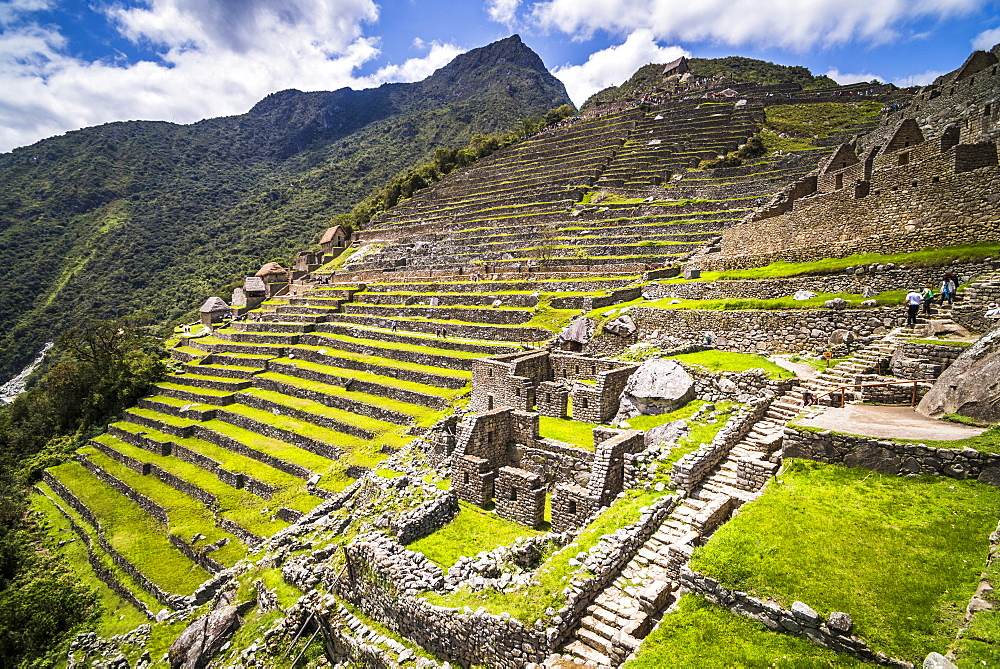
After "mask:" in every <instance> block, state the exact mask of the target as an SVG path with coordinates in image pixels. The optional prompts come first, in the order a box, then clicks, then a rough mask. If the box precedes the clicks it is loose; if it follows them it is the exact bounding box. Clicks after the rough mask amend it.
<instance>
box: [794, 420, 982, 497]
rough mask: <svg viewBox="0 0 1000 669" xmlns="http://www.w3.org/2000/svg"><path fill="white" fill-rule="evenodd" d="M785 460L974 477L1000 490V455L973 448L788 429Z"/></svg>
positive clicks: (903, 473)
mask: <svg viewBox="0 0 1000 669" xmlns="http://www.w3.org/2000/svg"><path fill="white" fill-rule="evenodd" d="M784 435H785V436H784V442H783V446H782V458H804V459H806V460H816V461H818V462H827V463H832V464H842V465H845V466H847V467H863V468H864V469H871V470H872V471H876V472H879V473H882V474H890V475H894V476H908V475H910V474H931V475H933V476H948V477H951V478H956V479H970V478H974V479H977V480H979V481H981V482H982V483H986V484H988V485H992V486H998V487H1000V454H996V453H983V452H980V451H976V450H974V449H971V448H963V449H957V448H934V447H932V446H926V445H924V444H917V443H896V442H894V441H888V440H882V439H876V438H874V437H857V436H852V435H848V434H837V433H835V432H830V431H829V430H828V431H825V432H812V431H808V430H804V429H801V428H800V429H795V428H791V427H789V428H785V432H784Z"/></svg>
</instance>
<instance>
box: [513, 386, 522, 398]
mask: <svg viewBox="0 0 1000 669" xmlns="http://www.w3.org/2000/svg"><path fill="white" fill-rule="evenodd" d="M514 395H515V396H516V397H520V396H521V389H520V388H514Z"/></svg>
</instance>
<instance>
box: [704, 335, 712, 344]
mask: <svg viewBox="0 0 1000 669" xmlns="http://www.w3.org/2000/svg"><path fill="white" fill-rule="evenodd" d="M711 345H712V333H711V332H709V331H706V332H705V346H711Z"/></svg>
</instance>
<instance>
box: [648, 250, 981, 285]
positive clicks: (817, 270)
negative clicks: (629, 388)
mask: <svg viewBox="0 0 1000 669" xmlns="http://www.w3.org/2000/svg"><path fill="white" fill-rule="evenodd" d="M998 253H1000V244H998V243H997V242H981V243H977V244H959V245H956V246H946V247H944V248H926V249H922V250H920V251H911V252H909V253H892V254H887V253H864V254H856V255H851V256H846V257H844V258H825V259H823V260H816V261H813V262H800V263H789V262H775V263H771V264H769V265H765V266H763V267H754V268H751V269H740V270H727V271H725V272H702V274H701V278H699V279H693V281H718V280H720V279H778V278H785V277H791V276H802V275H806V274H832V273H835V272H840V271H843V270H844V269H845V268H847V267H855V266H857V265H872V264H886V263H895V264H896V265H907V266H909V267H938V266H940V265H947V264H948V263H951V262H954V261H956V260H958V261H960V262H976V261H980V260H983V259H984V258H990V257H996V255H997V254H998ZM681 282H685V283H686V282H687V281H685V280H683V279H680V280H678V279H671V280H669V281H664V282H663V283H681Z"/></svg>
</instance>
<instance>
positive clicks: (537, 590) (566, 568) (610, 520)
mask: <svg viewBox="0 0 1000 669" xmlns="http://www.w3.org/2000/svg"><path fill="white" fill-rule="evenodd" d="M662 495H663V493H659V492H653V491H649V490H628V491H626V493H625V496H624V497H622V498H620V499H617V500H615V502H614V504H612V505H611V506H610V507H608V509H607V510H605V511H604V512H603V513H602V514H600V515H599V516H598V517H597V518H595V519H594V521H593V522H592V523H591V524H590V525H588V526H587V527H586V528H585V529H584V530H583V531H582V532H581V533H580V534H579V536H578V537H577V539H576V541H574V542H573V543H571V544H569V545H568V546H566V547H564V548H563V549H561V550H559V551H556V552H555V553H553V554H552V555H551V556H550V557H549V558H548V559H546V560H545V562H544V563H543V564H542V565H541V567H539V569H538V572H537V575H538V576H537V581H538V582H539V585H531V586H528V587H526V588H519V589H518V590H516V591H514V592H512V593H503V592H498V591H496V590H493V589H492V588H486V589H483V590H481V591H479V592H471V591H469V590H467V589H461V590H457V591H455V592H451V593H448V594H447V595H439V594H436V593H425V594H424V595H423V596H424V597H425V598H426V599H427V601H429V602H431V603H433V604H438V605H441V606H451V607H462V606H469V607H471V608H473V609H476V608H478V607H480V606H482V607H484V608H485V609H486V610H487V611H488V612H490V613H495V614H498V615H499V614H501V613H504V612H506V613H509V614H510V615H511V616H512V617H514V618H516V619H517V620H520V621H521V622H523V623H525V624H527V625H531V624H534V622H535V621H536V620H538V619H540V618H541V617H542V616H543V615H544V612H545V609H547V608H549V607H552V608H556V609H558V608H560V607H561V606H562V605H563V602H564V596H563V594H562V591H563V589H564V588H566V586H567V585H568V583H569V574H570V573H571V572H572V571H573V570H574V569H575V568H574V567H571V566H570V565H569V560H570V559H571V558H574V557H576V555H577V553H579V552H580V551H585V550H589V549H590V548H592V547H593V546H595V545H596V544H597V542H598V541H600V539H601V537H602V536H604V535H605V534H609V533H611V532H614V531H615V530H617V529H619V528H622V527H625V526H626V525H630V524H631V523H634V522H635V521H637V520H638V519H639V510H640V509H642V508H643V507H645V506H648V505H649V504H652V503H653V502H654V501H656V500H657V499H658V498H659V497H660V496H662ZM431 536H434V535H431ZM411 547H412V545H411Z"/></svg>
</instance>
